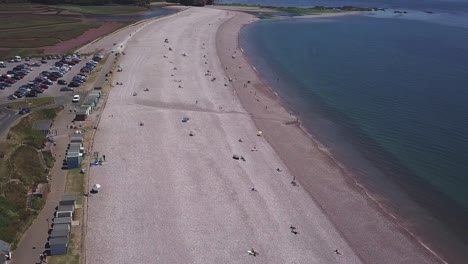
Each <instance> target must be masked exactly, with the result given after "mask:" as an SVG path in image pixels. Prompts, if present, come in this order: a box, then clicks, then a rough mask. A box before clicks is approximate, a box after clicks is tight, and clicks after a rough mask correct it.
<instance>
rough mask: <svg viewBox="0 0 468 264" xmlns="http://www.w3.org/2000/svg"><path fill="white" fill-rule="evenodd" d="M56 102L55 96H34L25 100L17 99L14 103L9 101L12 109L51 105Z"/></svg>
mask: <svg viewBox="0 0 468 264" xmlns="http://www.w3.org/2000/svg"><path fill="white" fill-rule="evenodd" d="M54 103H55V99H54V98H53V97H41V98H34V99H26V100H23V101H17V102H13V103H9V104H8V106H9V107H10V108H11V109H16V110H17V109H21V108H26V107H27V108H31V109H33V108H36V107H41V106H46V105H51V104H54Z"/></svg>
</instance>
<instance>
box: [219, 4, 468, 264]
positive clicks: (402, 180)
mask: <svg viewBox="0 0 468 264" xmlns="http://www.w3.org/2000/svg"><path fill="white" fill-rule="evenodd" d="M224 2H228V1H227V0H226V1H224ZM231 2H241V1H231ZM248 2H249V3H258V4H265V5H274V4H277V3H275V1H274V0H269V1H261V0H258V1H248ZM272 2H273V3H272ZM276 2H278V1H276ZM279 2H281V3H282V4H281V5H283V6H292V5H296V6H313V5H319V4H316V3H317V2H318V1H300V0H296V1H293V0H292V1H279ZM288 3H289V4H288ZM318 3H320V2H318ZM327 3H329V4H328V5H332V4H330V3H331V2H330V1H328V2H327ZM333 3H337V4H336V6H338V5H344V4H342V3H349V2H347V1H335V2H333ZM352 3H353V5H357V6H373V7H375V4H366V3H363V2H359V3H354V2H352ZM451 4H453V5H451ZM382 6H383V7H395V8H405V10H408V13H407V14H405V15H395V13H394V12H393V11H387V12H373V13H367V14H364V15H357V16H346V17H338V18H333V19H295V18H287V19H265V20H260V21H258V22H256V23H253V24H250V25H248V26H247V27H245V28H244V29H243V30H242V32H241V46H242V47H243V49H244V50H245V51H246V53H247V55H248V56H249V58H250V60H251V63H253V64H254V65H255V66H256V67H257V69H258V70H259V72H260V74H261V76H262V77H263V78H264V79H265V81H266V82H267V83H269V84H270V86H271V87H272V88H273V89H274V90H275V92H277V93H278V94H279V95H280V97H281V98H282V99H283V101H284V103H285V104H286V105H287V106H288V107H289V108H290V109H291V110H293V111H294V112H296V113H297V114H298V115H299V117H300V119H301V121H302V123H303V125H304V126H305V128H306V129H307V130H308V131H309V132H310V133H311V134H312V135H313V136H314V137H315V138H316V139H318V140H319V142H320V143H321V144H323V145H325V146H326V147H327V148H328V149H329V150H330V152H331V153H332V155H333V156H334V157H335V158H336V159H337V160H339V161H340V163H342V164H344V165H345V167H346V168H347V169H349V170H350V171H352V172H353V177H355V178H356V179H357V181H358V182H360V183H363V184H364V186H366V188H367V189H368V190H369V191H370V193H372V194H373V195H377V196H379V197H380V198H379V200H382V201H385V202H384V205H385V206H386V207H388V208H390V211H392V212H395V213H396V214H397V215H399V216H402V217H404V218H405V219H406V221H405V226H407V227H409V229H410V230H411V231H413V232H414V233H416V234H417V235H418V236H419V237H422V239H423V241H424V242H428V244H429V245H434V248H435V249H436V250H438V251H439V253H441V254H442V255H443V256H444V257H445V258H446V259H447V260H450V263H468V26H467V25H468V23H467V21H468V16H466V14H467V13H465V12H467V11H468V2H467V1H457V2H451V1H424V2H423V1H408V2H406V5H405V2H403V1H387V2H386V3H385V4H382ZM377 7H379V6H377ZM423 10H424V11H427V10H431V12H435V13H426V12H423ZM450 10H452V11H450Z"/></svg>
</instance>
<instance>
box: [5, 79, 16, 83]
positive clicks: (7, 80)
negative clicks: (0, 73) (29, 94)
mask: <svg viewBox="0 0 468 264" xmlns="http://www.w3.org/2000/svg"><path fill="white" fill-rule="evenodd" d="M4 82H6V83H9V84H15V83H16V80H14V79H5V80H4Z"/></svg>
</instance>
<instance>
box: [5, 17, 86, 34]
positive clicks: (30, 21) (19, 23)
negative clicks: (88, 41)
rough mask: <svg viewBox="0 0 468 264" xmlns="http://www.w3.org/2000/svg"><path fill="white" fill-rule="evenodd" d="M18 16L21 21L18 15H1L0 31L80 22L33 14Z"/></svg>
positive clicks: (72, 19) (67, 18)
mask: <svg viewBox="0 0 468 264" xmlns="http://www.w3.org/2000/svg"><path fill="white" fill-rule="evenodd" d="M20 16H21V19H18V14H2V16H0V31H1V30H5V29H14V30H18V29H21V28H28V27H40V26H47V25H57V24H63V23H77V22H81V21H80V20H79V19H76V18H69V17H64V16H52V15H33V14H21V15H20Z"/></svg>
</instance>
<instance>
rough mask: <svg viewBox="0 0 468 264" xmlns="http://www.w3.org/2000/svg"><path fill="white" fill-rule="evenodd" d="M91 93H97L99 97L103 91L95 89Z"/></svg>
mask: <svg viewBox="0 0 468 264" xmlns="http://www.w3.org/2000/svg"><path fill="white" fill-rule="evenodd" d="M89 94H90V95H93V94H97V95H98V96H99V98H100V97H101V96H102V91H101V90H93V91H91V92H90V93H89Z"/></svg>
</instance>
